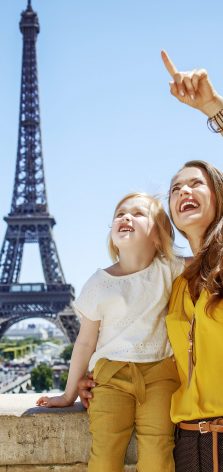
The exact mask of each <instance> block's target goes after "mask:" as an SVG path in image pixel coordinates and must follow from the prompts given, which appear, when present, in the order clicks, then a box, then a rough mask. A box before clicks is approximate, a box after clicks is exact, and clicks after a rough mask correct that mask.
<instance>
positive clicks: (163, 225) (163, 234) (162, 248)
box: [108, 192, 174, 262]
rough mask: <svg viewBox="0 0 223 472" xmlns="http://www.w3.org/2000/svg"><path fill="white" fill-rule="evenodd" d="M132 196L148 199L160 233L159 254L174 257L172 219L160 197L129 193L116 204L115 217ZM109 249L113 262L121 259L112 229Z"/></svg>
mask: <svg viewBox="0 0 223 472" xmlns="http://www.w3.org/2000/svg"><path fill="white" fill-rule="evenodd" d="M130 198H143V199H144V200H147V201H148V204H149V205H148V210H149V213H150V215H151V216H152V219H153V221H154V223H155V227H156V230H157V235H158V241H159V242H158V244H157V252H158V255H159V256H164V257H166V258H167V259H172V258H173V257H174V254H173V242H174V230H173V227H172V225H171V222H170V219H169V217H168V215H167V213H166V212H165V210H164V208H163V206H162V203H161V202H160V200H159V199H158V198H156V197H152V196H151V195H148V194H147V193H143V192H132V193H128V194H127V195H125V196H124V197H123V198H122V199H121V200H120V201H119V202H118V204H117V205H116V208H115V211H114V215H113V219H114V216H115V214H116V212H117V210H118V209H119V208H120V206H121V205H122V204H123V203H124V202H126V200H129V199H130ZM108 251H109V254H110V256H111V258H112V261H113V262H117V261H119V250H118V248H117V247H116V246H115V245H114V244H113V241H112V237H111V231H110V233H109V236H108Z"/></svg>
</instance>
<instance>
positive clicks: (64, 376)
mask: <svg viewBox="0 0 223 472" xmlns="http://www.w3.org/2000/svg"><path fill="white" fill-rule="evenodd" d="M67 377H68V372H63V373H62V374H61V376H60V390H63V391H64V390H65V387H66V383H67Z"/></svg>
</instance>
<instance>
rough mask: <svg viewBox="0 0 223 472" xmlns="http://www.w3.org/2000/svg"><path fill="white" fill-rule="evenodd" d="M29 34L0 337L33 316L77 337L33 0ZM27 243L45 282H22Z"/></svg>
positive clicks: (2, 274) (25, 21)
mask: <svg viewBox="0 0 223 472" xmlns="http://www.w3.org/2000/svg"><path fill="white" fill-rule="evenodd" d="M19 26H20V31H21V33H22V35H23V56H22V77H21V95H20V114H19V133H18V150H17V161H16V173H15V182H14V189H13V196H12V204H11V210H10V213H9V214H8V216H7V217H5V218H4V220H5V221H6V223H7V229H6V234H5V238H4V241H3V245H2V249H1V253H0V337H1V336H2V335H3V334H4V333H5V331H6V330H7V329H8V328H9V327H10V326H11V325H13V324H14V323H16V322H18V321H20V320H23V319H27V318H31V317H32V318H33V317H41V318H44V319H47V320H49V321H52V322H53V323H54V324H55V325H57V326H58V327H59V328H60V329H62V331H63V332H64V333H65V335H66V336H67V338H68V339H69V340H70V341H71V342H74V341H75V339H76V337H77V333H78V329H79V323H78V320H77V317H76V315H75V313H74V309H73V307H72V301H73V300H74V298H75V297H74V288H73V287H72V285H70V284H67V283H66V281H65V277H64V274H63V270H62V266H61V262H60V259H59V256H58V252H57V248H56V244H55V241H54V238H53V232H52V229H53V226H54V225H55V220H54V218H53V216H51V215H50V213H49V210H48V204H47V195H46V186H45V178H44V167H43V155H42V143H41V128H40V109H39V93H38V78H37V60H36V40H37V35H38V33H39V31H40V28H39V20H38V16H37V14H36V12H34V11H33V9H32V5H31V0H28V3H27V7H26V10H25V11H23V12H22V14H21V21H20V24H19ZM24 243H38V245H39V250H40V258H41V262H42V267H43V273H44V278H45V283H26V284H22V283H19V279H20V272H21V263H22V256H23V248H24Z"/></svg>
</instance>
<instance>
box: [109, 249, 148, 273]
mask: <svg viewBox="0 0 223 472" xmlns="http://www.w3.org/2000/svg"><path fill="white" fill-rule="evenodd" d="M155 255H156V249H155V248H154V251H150V253H146V257H145V253H144V254H137V255H136V254H123V253H122V254H120V257H119V261H118V262H117V263H116V264H114V265H113V266H111V267H108V268H107V269H106V271H107V272H108V273H110V274H111V275H117V276H120V275H129V274H134V273H135V272H139V271H141V270H143V269H146V267H149V265H150V264H151V263H152V261H153V259H154V257H155Z"/></svg>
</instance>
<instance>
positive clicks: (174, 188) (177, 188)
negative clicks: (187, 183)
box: [171, 187, 180, 193]
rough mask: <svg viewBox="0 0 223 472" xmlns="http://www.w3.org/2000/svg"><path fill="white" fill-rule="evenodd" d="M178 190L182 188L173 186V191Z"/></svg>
mask: <svg viewBox="0 0 223 472" xmlns="http://www.w3.org/2000/svg"><path fill="white" fill-rule="evenodd" d="M177 190H180V187H172V189H171V193H174V192H176V191H177Z"/></svg>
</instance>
